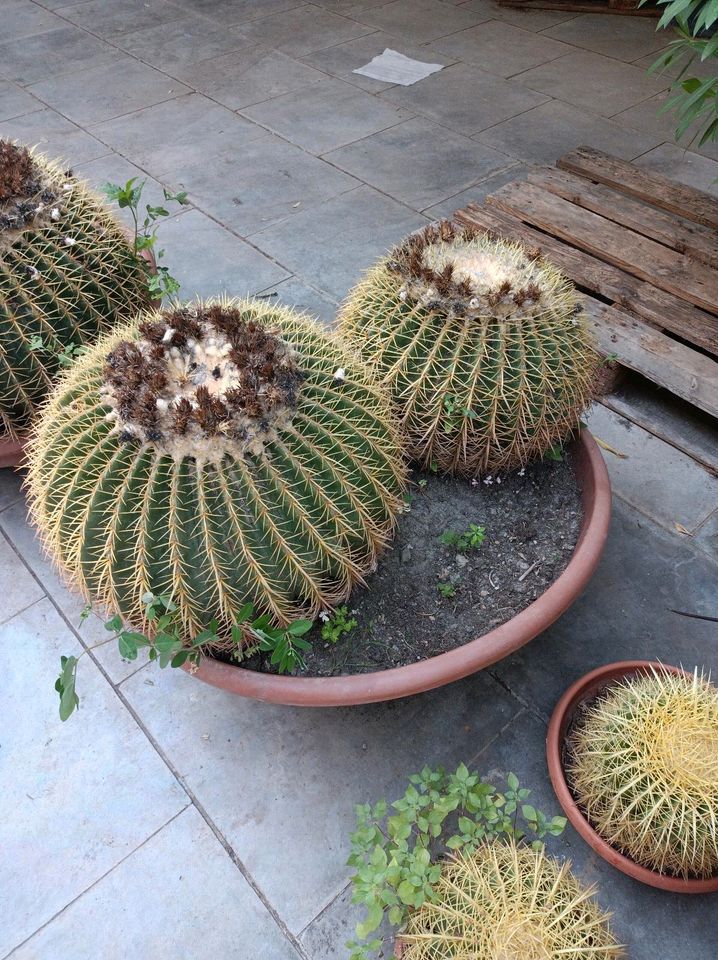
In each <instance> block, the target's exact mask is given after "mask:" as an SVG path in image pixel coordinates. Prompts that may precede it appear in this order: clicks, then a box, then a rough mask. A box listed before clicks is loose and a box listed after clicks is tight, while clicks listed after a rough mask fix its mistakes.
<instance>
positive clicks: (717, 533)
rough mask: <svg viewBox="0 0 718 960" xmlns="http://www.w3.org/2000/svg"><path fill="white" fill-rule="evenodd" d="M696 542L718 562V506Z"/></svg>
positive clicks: (716, 610)
mask: <svg viewBox="0 0 718 960" xmlns="http://www.w3.org/2000/svg"><path fill="white" fill-rule="evenodd" d="M0 502H2V501H1V500H0ZM695 543H696V546H699V547H700V548H701V550H705V552H706V553H707V554H708V555H709V556H710V557H712V558H713V559H714V560H715V561H716V562H717V563H718V508H716V510H715V511H714V512H713V513H712V514H711V515H710V516H709V517H707V518H706V520H705V521H704V523H703V524H702V526H700V527H699V528H698V530H697V532H696V534H695ZM700 612H701V613H703V614H704V615H705V616H716V617H718V601H715V600H714V601H713V602H712V605H711V607H710V608H709V609H707V610H704V611H700Z"/></svg>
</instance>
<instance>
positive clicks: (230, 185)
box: [177, 136, 357, 237]
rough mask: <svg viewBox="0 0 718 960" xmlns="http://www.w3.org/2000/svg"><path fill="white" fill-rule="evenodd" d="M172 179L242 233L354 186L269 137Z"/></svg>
mask: <svg viewBox="0 0 718 960" xmlns="http://www.w3.org/2000/svg"><path fill="white" fill-rule="evenodd" d="M177 182H179V183H181V184H183V185H184V186H185V187H186V189H187V190H188V191H189V193H190V198H191V199H192V201H193V202H196V204H197V206H199V207H200V208H201V209H203V210H204V211H205V212H207V213H209V214H210V215H212V216H214V217H215V218H216V219H218V220H220V221H221V222H222V223H224V224H226V226H228V227H229V228H230V229H232V230H234V231H235V232H236V233H238V234H240V235H241V236H244V237H246V236H249V235H251V234H252V233H256V231H257V230H261V229H263V228H265V227H267V226H269V225H270V224H271V223H276V222H278V221H280V220H287V219H288V218H289V217H292V216H296V214H297V213H299V212H300V211H302V210H305V209H307V207H309V206H312V205H315V204H318V203H323V202H325V201H326V200H329V199H330V198H331V197H335V196H337V195H338V194H340V193H344V192H346V191H347V190H351V189H352V187H355V186H357V181H356V180H355V179H354V178H353V177H349V176H347V174H345V173H342V172H341V171H340V170H336V169H334V167H332V166H330V165H329V164H328V163H325V162H324V161H323V160H319V159H317V158H316V157H312V156H310V155H309V154H307V153H305V152H304V151H303V150H300V149H299V147H295V146H293V145H292V144H290V143H286V142H285V141H284V140H280V139H279V138H278V137H272V136H267V138H266V139H265V140H255V141H253V142H252V143H248V144H247V145H246V146H245V147H244V148H243V150H242V156H241V158H237V157H228V156H221V157H218V158H217V159H216V160H215V162H214V163H212V164H211V165H210V166H209V167H208V166H207V165H206V164H195V165H194V166H189V167H187V168H186V170H183V171H180V172H179V173H178V175H177ZM288 228H289V227H288Z"/></svg>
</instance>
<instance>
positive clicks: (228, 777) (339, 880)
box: [122, 670, 517, 933]
mask: <svg viewBox="0 0 718 960" xmlns="http://www.w3.org/2000/svg"><path fill="white" fill-rule="evenodd" d="M143 673H144V671H143ZM179 673H180V672H179V671H174V672H173V674H172V676H170V675H169V673H168V672H167V671H159V670H156V671H153V673H152V679H153V680H154V686H150V685H148V684H147V683H145V682H144V681H145V679H146V678H145V677H144V676H143V675H141V674H138V675H137V676H134V677H130V679H129V680H126V681H125V683H124V684H123V685H122V690H123V691H124V693H125V696H127V698H128V699H129V701H130V703H131V704H132V706H133V708H134V709H135V710H136V711H137V712H138V714H139V715H140V716H141V717H142V719H143V722H145V723H146V724H147V725H148V727H149V730H150V733H151V734H152V736H153V737H154V738H155V739H156V740H157V742H158V743H159V744H160V747H161V749H162V750H163V751H164V752H165V753H166V755H167V756H168V757H169V758H170V761H171V762H172V764H173V765H174V766H175V768H176V769H177V770H178V771H179V774H180V776H181V777H182V778H183V780H184V781H185V782H186V783H187V784H188V786H189V787H190V789H191V790H192V791H193V792H194V793H195V794H196V795H197V797H198V798H199V800H200V802H201V803H202V805H203V807H204V809H205V810H206V811H207V813H208V815H209V816H210V817H211V818H212V820H213V821H214V823H215V824H216V825H217V826H218V828H219V829H220V830H221V831H222V833H223V835H224V836H225V837H226V839H227V840H228V841H229V843H230V844H231V845H232V847H233V849H234V850H235V851H236V853H237V855H238V856H239V857H240V858H241V860H242V862H243V863H244V864H245V866H246V867H247V869H248V870H249V871H250V873H251V874H252V876H253V877H254V879H255V880H256V882H257V883H258V885H259V887H260V889H261V890H262V891H263V892H264V894H265V895H266V897H267V899H268V900H269V902H270V903H271V904H272V905H273V906H274V907H275V909H277V910H278V911H279V913H280V915H281V916H282V917H283V919H284V921H285V922H286V924H287V925H288V927H289V929H290V930H291V931H292V932H293V933H298V932H299V931H301V930H302V929H304V927H305V926H306V925H307V924H308V923H309V922H310V921H311V920H312V919H313V918H314V917H315V916H316V915H317V913H318V912H319V911H320V910H321V909H322V908H323V907H324V906H325V905H326V904H327V903H329V902H330V901H331V900H332V899H333V898H334V897H335V896H336V895H337V894H338V893H339V892H340V890H341V889H342V888H343V887H344V885H345V880H346V876H347V868H346V866H345V860H346V856H347V850H346V838H347V834H348V831H349V829H350V828H351V826H352V824H353V817H354V804H355V803H362V802H364V800H365V799H366V798H368V797H369V796H375V795H385V794H386V792H387V791H388V792H390V793H391V792H393V791H395V790H396V789H397V785H398V783H400V782H403V780H404V779H405V778H406V777H407V776H408V775H409V774H411V773H413V772H414V771H415V770H416V769H417V768H419V769H420V768H421V766H422V765H423V764H424V763H434V762H436V763H439V762H446V763H453V762H458V759H460V757H461V755H462V754H463V755H466V753H467V752H468V751H476V750H478V749H479V747H480V746H481V745H482V744H483V743H487V742H489V741H490V740H491V739H492V738H493V737H495V736H497V735H498V733H499V731H500V730H501V729H502V728H503V727H504V726H505V724H506V723H507V722H508V721H509V719H510V718H511V717H512V716H513V715H514V713H515V712H516V709H517V704H516V702H515V701H514V700H513V699H512V698H511V697H510V696H509V695H508V694H506V693H505V692H504V691H503V690H502V689H501V688H500V687H499V686H498V685H496V684H495V683H494V681H493V680H491V678H490V677H489V676H488V675H486V674H480V675H478V676H477V677H474V678H472V679H471V680H469V681H465V682H462V683H460V684H455V685H454V686H453V687H451V689H450V690H442V691H435V692H433V693H429V694H426V695H423V696H420V697H413V698H409V699H408V700H402V701H394V702H393V703H386V704H376V705H370V706H367V707H357V708H347V709H341V710H307V709H301V708H293V707H281V706H273V705H270V704H264V703H258V702H254V701H249V700H245V699H242V698H239V697H235V696H233V695H232V694H228V693H225V692H223V691H221V690H217V689H216V688H212V687H208V686H206V685H204V684H201V683H200V682H199V681H197V680H193V679H192V677H189V676H187V675H186V674H182V675H179ZM479 705H480V709H479ZM399 743H401V745H402V746H401V750H399V751H397V744H399ZM240 798H241V799H240ZM290 823H291V825H292V826H291V829H290V830H289V829H287V824H290ZM320 825H321V826H320ZM320 837H321V839H320ZM280 861H281V869H278V863H279V862H280Z"/></svg>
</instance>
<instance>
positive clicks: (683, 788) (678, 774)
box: [567, 669, 718, 878]
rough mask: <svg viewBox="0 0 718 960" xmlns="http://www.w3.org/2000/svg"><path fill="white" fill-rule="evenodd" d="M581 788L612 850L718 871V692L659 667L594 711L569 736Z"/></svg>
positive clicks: (684, 869)
mask: <svg viewBox="0 0 718 960" xmlns="http://www.w3.org/2000/svg"><path fill="white" fill-rule="evenodd" d="M568 749H569V755H568V761H567V775H568V781H569V785H570V787H571V789H572V791H573V794H574V796H575V798H576V800H577V802H578V803H579V805H580V806H581V807H582V809H583V810H584V811H585V813H586V816H587V818H588V820H589V822H590V823H591V825H592V826H593V827H594V829H595V830H596V831H597V833H598V834H599V835H600V836H601V837H603V839H604V840H606V841H607V842H608V843H610V844H611V846H613V847H616V849H618V850H620V851H621V852H622V853H624V854H625V855H626V856H628V857H630V858H631V859H632V860H634V861H635V862H636V863H638V864H640V865H641V866H644V867H647V868H648V869H650V870H655V871H657V872H659V873H662V874H669V875H673V876H678V877H683V878H706V877H712V876H715V875H716V874H717V873H718V688H717V687H716V686H715V685H713V684H711V683H710V681H709V680H708V679H707V678H706V677H704V676H702V675H700V674H699V673H698V672H696V673H694V675H693V676H690V677H687V676H685V675H678V674H674V673H670V672H668V671H664V670H658V669H654V670H652V671H651V672H649V673H648V674H646V675H643V676H635V677H629V678H626V679H625V680H622V681H620V682H618V683H616V684H612V685H611V686H610V688H609V689H608V690H607V691H606V692H605V693H604V694H602V695H601V696H600V697H599V698H598V700H597V701H596V702H595V703H594V704H593V705H591V706H590V707H588V709H587V711H586V714H585V716H584V717H583V718H581V720H580V722H579V723H577V725H576V727H575V729H574V730H573V732H572V733H571V735H570V738H569V741H568Z"/></svg>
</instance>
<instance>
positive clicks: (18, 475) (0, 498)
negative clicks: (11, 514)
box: [0, 467, 24, 511]
mask: <svg viewBox="0 0 718 960" xmlns="http://www.w3.org/2000/svg"><path fill="white" fill-rule="evenodd" d="M23 479H24V473H22V472H21V471H19V470H13V469H12V468H10V467H5V468H4V469H2V470H0V511H2V510H6V509H7V508H8V507H10V506H12V504H13V503H17V501H18V500H20V499H21V497H22V484H23Z"/></svg>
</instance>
